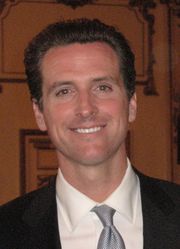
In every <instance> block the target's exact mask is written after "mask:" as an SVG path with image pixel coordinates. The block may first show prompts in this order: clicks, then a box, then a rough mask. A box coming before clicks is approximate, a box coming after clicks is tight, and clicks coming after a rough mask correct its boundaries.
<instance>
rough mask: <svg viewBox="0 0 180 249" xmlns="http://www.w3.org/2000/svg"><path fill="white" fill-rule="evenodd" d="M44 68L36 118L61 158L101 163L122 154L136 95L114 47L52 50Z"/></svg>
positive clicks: (93, 45) (79, 46)
mask: <svg viewBox="0 0 180 249" xmlns="http://www.w3.org/2000/svg"><path fill="white" fill-rule="evenodd" d="M41 72H42V78H43V87H42V93H43V96H42V105H43V110H42V111H40V110H39V108H38V106H37V105H36V104H34V111H35V116H36V120H37V123H38V125H39V128H40V129H41V130H43V131H44V130H47V131H48V133H49V135H50V137H51V140H52V142H53V144H54V145H55V147H56V149H57V152H58V155H59V158H61V157H63V158H64V160H67V161H68V162H71V163H74V164H79V165H97V164H101V163H105V162H107V161H108V160H110V159H113V158H117V157H119V156H120V154H121V153H122V151H123V150H124V147H125V146H124V144H125V137H126V133H127V129H128V123H129V122H132V121H133V120H134V119H135V116H136V98H135V96H133V97H132V98H131V100H130V101H128V98H127V94H126V90H125V87H124V84H123V80H122V75H121V74H120V71H119V61H118V58H117V55H116V53H115V52H114V50H113V49H112V48H111V47H110V46H109V45H107V44H105V43H100V42H94V43H88V44H78V43H75V44H72V45H67V46H61V47H56V48H52V49H51V50H49V51H48V52H47V53H46V55H45V56H44V58H43V60H42V64H41Z"/></svg>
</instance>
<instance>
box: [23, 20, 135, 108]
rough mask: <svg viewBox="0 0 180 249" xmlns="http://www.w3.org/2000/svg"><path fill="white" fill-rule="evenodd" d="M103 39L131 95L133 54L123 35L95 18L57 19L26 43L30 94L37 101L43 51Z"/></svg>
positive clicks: (26, 70) (39, 91)
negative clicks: (109, 47) (116, 56)
mask: <svg viewBox="0 0 180 249" xmlns="http://www.w3.org/2000/svg"><path fill="white" fill-rule="evenodd" d="M96 41H100V42H105V43H107V44H109V45H110V46H111V47H112V48H113V49H114V50H115V52H116V53H117V55H118V58H119V63H120V72H121V73H122V76H123V80H124V84H125V88H126V90H127V94H128V97H129V98H130V97H131V96H132V95H133V93H134V91H135V68H134V54H133V52H132V51H131V48H130V47H129V45H128V42H127V40H126V39H125V37H124V36H123V35H122V34H121V33H120V32H118V31H117V30H116V29H115V28H114V27H112V26H108V25H106V24H104V23H102V22H100V21H99V20H97V19H94V20H89V19H85V18H83V19H75V20H68V21H60V22H57V23H54V24H50V25H49V26H47V27H46V28H45V29H44V30H43V31H42V32H40V33H39V34H38V35H37V36H35V37H34V39H33V40H32V41H31V42H30V43H29V45H28V47H27V48H26V50H25V58H24V64H25V72H26V75H27V82H28V85H29V89H30V93H31V97H32V98H34V99H35V100H36V101H37V102H38V103H39V102H40V100H41V97H42V75H41V69H40V66H41V61H42V59H43V57H44V55H45V54H46V52H47V51H48V50H49V49H50V48H52V47H57V46H63V45H68V44H72V43H82V44H83V43H89V42H90V43H92V42H96Z"/></svg>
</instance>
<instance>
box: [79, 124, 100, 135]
mask: <svg viewBox="0 0 180 249" xmlns="http://www.w3.org/2000/svg"><path fill="white" fill-rule="evenodd" d="M102 128H103V127H100V126H97V127H93V128H77V129H75V131H76V132H78V133H81V134H89V133H95V132H98V131H100V130H101V129H102Z"/></svg>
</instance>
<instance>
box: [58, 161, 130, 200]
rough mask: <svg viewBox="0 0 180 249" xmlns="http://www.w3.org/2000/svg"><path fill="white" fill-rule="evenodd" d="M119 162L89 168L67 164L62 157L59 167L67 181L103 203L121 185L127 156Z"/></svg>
mask: <svg viewBox="0 0 180 249" xmlns="http://www.w3.org/2000/svg"><path fill="white" fill-rule="evenodd" d="M119 159H120V160H118V161H117V162H116V161H115V162H114V161H113V162H112V161H111V162H109V163H108V162H107V163H106V164H102V165H95V166H87V165H78V166H77V165H74V164H71V163H67V161H64V160H63V158H62V157H61V160H59V165H60V169H61V172H62V174H63V176H64V178H65V179H66V181H67V182H68V183H69V184H71V185H72V186H73V187H74V188H76V189H77V190H78V191H80V192H82V193H83V194H85V195H86V196H88V197H89V198H90V199H92V200H94V201H96V202H103V201H104V200H105V199H107V197H108V196H109V195H110V194H111V193H112V192H113V191H114V190H115V189H116V188H117V187H118V186H119V185H120V183H121V181H122V179H123V177H124V175H125V172H126V168H127V158H126V156H123V157H120V158H119Z"/></svg>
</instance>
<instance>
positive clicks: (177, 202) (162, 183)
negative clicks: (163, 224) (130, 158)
mask: <svg viewBox="0 0 180 249" xmlns="http://www.w3.org/2000/svg"><path fill="white" fill-rule="evenodd" d="M135 172H136V174H137V175H138V177H139V181H140V189H141V196H142V198H143V199H148V200H151V201H152V202H153V203H156V204H157V205H158V206H159V208H160V209H162V210H168V212H171V210H176V211H177V213H178V215H179V216H180V185H178V184H175V183H173V182H169V181H166V180H161V179H157V178H153V177H149V176H146V175H144V174H142V173H140V172H139V171H137V170H135Z"/></svg>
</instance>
